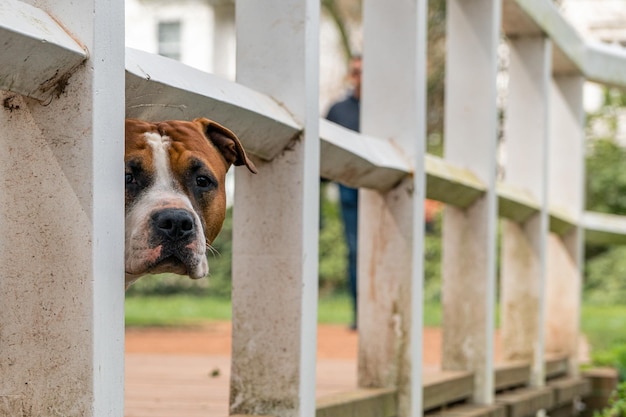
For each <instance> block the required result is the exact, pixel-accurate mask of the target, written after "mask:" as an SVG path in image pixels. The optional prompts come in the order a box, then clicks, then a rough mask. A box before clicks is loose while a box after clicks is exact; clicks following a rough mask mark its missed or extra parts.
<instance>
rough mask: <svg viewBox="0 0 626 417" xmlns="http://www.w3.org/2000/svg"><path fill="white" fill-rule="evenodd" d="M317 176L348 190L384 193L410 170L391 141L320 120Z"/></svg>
mask: <svg viewBox="0 0 626 417" xmlns="http://www.w3.org/2000/svg"><path fill="white" fill-rule="evenodd" d="M320 138H321V143H320V147H321V148H320V153H321V158H320V175H321V176H322V177H324V178H327V179H330V180H334V181H337V182H341V183H342V184H345V185H348V186H350V187H355V188H358V187H365V188H371V189H375V190H380V191H386V190H389V189H391V188H392V187H393V186H395V185H396V184H398V183H399V182H400V181H401V180H402V179H403V178H404V177H406V176H407V175H409V174H410V172H411V171H412V170H413V168H412V166H411V164H410V163H409V162H408V161H407V159H406V157H405V156H404V155H402V153H401V150H400V149H399V148H398V147H397V146H395V145H394V144H393V143H392V142H390V141H388V140H384V139H380V138H376V137H373V136H368V135H364V134H360V133H357V132H354V131H352V130H348V129H346V128H344V127H342V126H339V125H337V124H335V123H332V122H329V121H328V120H320Z"/></svg>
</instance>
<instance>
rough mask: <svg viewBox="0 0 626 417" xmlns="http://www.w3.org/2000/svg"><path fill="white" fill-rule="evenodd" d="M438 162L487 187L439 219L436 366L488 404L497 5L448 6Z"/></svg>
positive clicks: (454, 0)
mask: <svg viewBox="0 0 626 417" xmlns="http://www.w3.org/2000/svg"><path fill="white" fill-rule="evenodd" d="M447 13H448V17H447V34H448V37H447V60H446V97H445V132H446V137H445V158H446V159H447V160H448V161H450V162H452V163H454V164H456V165H457V166H461V167H465V168H468V169H470V170H471V171H472V172H473V173H474V174H475V175H477V176H478V178H479V179H480V180H481V181H482V182H483V183H484V184H485V185H486V186H487V190H486V193H485V195H484V196H483V197H481V198H480V199H479V200H478V201H477V202H475V203H474V204H473V205H472V206H470V207H469V208H467V209H465V210H462V209H459V208H455V207H451V206H447V207H446V209H445V212H444V217H443V243H442V244H443V248H442V252H443V255H442V269H443V270H442V276H443V289H442V298H443V352H442V353H443V357H442V360H443V364H442V365H443V368H444V370H467V371H473V372H474V378H475V384H474V400H475V401H476V402H478V403H482V404H490V403H492V402H493V395H494V394H493V386H494V381H493V349H494V348H493V340H494V336H493V332H494V326H495V322H494V309H495V300H494V298H495V264H496V256H495V255H496V252H495V249H496V222H497V216H498V211H497V199H496V190H495V185H496V143H497V110H496V74H497V67H498V60H497V48H498V42H499V41H500V18H501V3H500V0H477V1H471V2H468V1H464V0H448V7H447Z"/></svg>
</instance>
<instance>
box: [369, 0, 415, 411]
mask: <svg viewBox="0 0 626 417" xmlns="http://www.w3.org/2000/svg"><path fill="white" fill-rule="evenodd" d="M426 22H427V7H426V2H425V1H422V0H420V1H417V2H403V3H394V4H393V5H389V4H386V3H384V2H380V1H365V3H364V23H363V27H364V40H363V42H364V49H363V63H364V65H363V89H362V91H363V98H362V108H361V131H362V132H363V133H364V134H366V135H373V136H376V137H380V138H384V139H389V140H390V141H392V142H393V143H394V144H395V145H397V146H399V147H400V148H401V149H402V151H403V153H404V154H405V155H406V157H407V160H408V161H410V163H411V164H412V166H413V168H414V175H413V176H408V177H406V178H405V180H403V181H402V182H401V183H400V184H398V185H397V186H396V187H395V188H394V189H392V190H391V191H388V192H384V193H383V192H379V191H375V190H366V189H361V190H360V193H359V196H360V201H359V254H358V256H359V261H358V262H359V268H358V272H359V274H358V276H359V278H358V280H359V282H358V291H359V303H358V309H359V311H358V316H359V319H358V326H359V385H360V386H362V387H397V388H398V390H399V411H398V415H399V416H408V415H415V416H417V415H421V413H422V366H421V363H422V327H423V314H422V308H423V305H422V303H423V296H422V288H423V247H424V245H423V239H424V220H423V219H424V214H423V213H424V196H425V179H424V154H425V132H426V127H425V125H426V122H425V120H426V116H425V115H426V110H425V102H426V75H425V68H426Z"/></svg>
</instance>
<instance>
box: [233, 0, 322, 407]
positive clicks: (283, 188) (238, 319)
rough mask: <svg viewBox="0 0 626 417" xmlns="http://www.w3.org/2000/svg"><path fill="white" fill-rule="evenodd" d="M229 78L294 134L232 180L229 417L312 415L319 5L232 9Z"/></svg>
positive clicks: (249, 4)
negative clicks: (286, 117) (272, 108)
mask: <svg viewBox="0 0 626 417" xmlns="http://www.w3.org/2000/svg"><path fill="white" fill-rule="evenodd" d="M236 18H237V80H238V82H240V83H241V84H244V85H246V86H249V87H253V88H255V89H256V90H258V91H260V92H263V93H266V94H268V95H270V96H272V97H274V98H275V99H276V100H278V101H280V102H282V103H284V105H285V106H286V107H287V108H288V109H289V110H290V111H291V112H292V114H294V116H295V117H296V118H297V119H299V120H300V121H301V122H302V124H303V126H304V132H303V133H302V134H301V135H298V136H297V137H294V138H293V141H292V143H291V144H290V146H289V147H288V148H287V149H285V150H284V152H283V153H282V154H280V155H278V156H277V157H276V158H274V160H272V161H269V162H266V161H258V163H257V167H258V168H259V173H258V174H257V175H255V176H252V175H248V174H246V173H243V174H242V173H241V172H238V173H237V174H236V186H235V205H234V210H235V211H234V237H233V352H232V377H231V393H230V397H231V398H230V411H231V413H249V414H271V415H276V416H310V417H312V416H314V415H315V363H316V348H317V343H316V340H317V337H316V331H317V293H318V292H317V285H318V284H317V283H318V277H317V263H318V255H317V253H318V249H317V244H318V243H317V242H318V239H317V237H318V221H319V133H318V131H319V110H318V90H319V81H318V71H319V62H318V54H319V51H318V44H319V34H318V25H319V1H316V0H289V1H284V0H271V1H264V2H258V1H254V0H241V1H237V4H236Z"/></svg>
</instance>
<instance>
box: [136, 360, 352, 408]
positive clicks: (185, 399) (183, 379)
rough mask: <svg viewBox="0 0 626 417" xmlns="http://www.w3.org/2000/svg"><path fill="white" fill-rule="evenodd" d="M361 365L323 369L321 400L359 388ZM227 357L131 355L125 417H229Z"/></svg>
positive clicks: (338, 363) (331, 363)
mask: <svg viewBox="0 0 626 417" xmlns="http://www.w3.org/2000/svg"><path fill="white" fill-rule="evenodd" d="M356 374H357V367H356V362H355V361H351V360H345V359H323V360H320V361H318V364H317V375H318V376H317V381H318V382H317V395H318V397H320V396H324V395H328V394H331V393H336V392H342V391H347V390H351V389H355V388H356ZM229 379H230V358H229V357H227V356H205V355H172V354H144V353H127V354H126V398H125V402H126V412H125V417H213V416H220V417H225V416H228V384H229Z"/></svg>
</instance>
